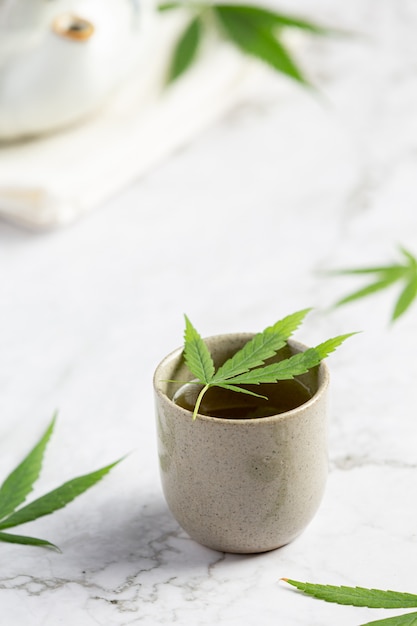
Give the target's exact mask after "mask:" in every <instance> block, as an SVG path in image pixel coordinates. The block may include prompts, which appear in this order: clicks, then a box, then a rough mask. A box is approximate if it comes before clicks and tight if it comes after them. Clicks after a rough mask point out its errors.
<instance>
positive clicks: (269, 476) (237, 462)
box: [154, 333, 329, 553]
mask: <svg viewBox="0 0 417 626" xmlns="http://www.w3.org/2000/svg"><path fill="white" fill-rule="evenodd" d="M252 337H253V335H252V334H241V333H239V334H229V335H218V336H215V337H210V338H208V339H205V342H206V343H207V345H208V347H209V350H210V352H211V354H212V356H213V360H214V362H215V365H216V368H217V367H219V365H221V364H222V363H224V362H225V361H226V360H227V359H228V358H230V356H232V355H233V354H235V353H236V352H237V350H239V349H240V348H241V347H242V346H243V345H244V344H245V343H246V342H247V341H248V340H249V339H251V338H252ZM305 349H306V346H304V345H302V344H299V343H297V342H294V341H289V342H288V345H287V346H285V348H283V349H282V350H280V351H279V353H278V354H277V356H276V357H274V358H273V359H270V360H269V361H268V363H269V362H274V361H279V360H282V359H284V358H288V357H289V356H291V355H292V354H296V353H298V352H300V351H303V350H305ZM297 378H298V379H299V380H300V382H302V384H303V385H304V386H305V387H307V388H308V389H309V390H310V393H311V398H310V399H309V400H308V401H307V402H305V403H304V404H301V405H300V406H298V407H296V408H294V409H292V410H290V411H287V412H284V413H280V414H277V415H271V416H269V417H261V418H252V419H231V418H221V417H209V416H206V415H201V414H200V415H198V417H197V419H196V420H195V421H193V420H192V413H191V411H189V410H187V409H184V408H182V407H181V406H179V405H177V404H176V403H174V402H173V400H172V398H173V397H174V395H175V393H176V392H177V391H178V389H179V388H180V387H181V385H182V383H172V382H167V381H169V380H179V381H187V380H191V379H192V374H191V373H190V371H189V370H188V368H187V366H186V365H185V363H184V360H183V351H182V348H180V349H178V350H176V351H175V352H173V353H172V354H170V355H168V356H167V357H166V358H165V359H164V360H163V361H162V362H161V363H160V364H159V365H158V367H157V369H156V371H155V375H154V393H155V403H156V417H157V433H158V452H159V461H160V472H161V480H162V487H163V491H164V495H165V498H166V501H167V504H168V506H169V508H170V510H171V512H172V514H173V515H174V517H175V518H176V520H177V521H178V523H179V524H180V525H181V526H182V528H183V529H184V530H185V531H186V532H187V533H188V534H189V535H190V536H191V537H192V538H193V539H195V540H196V541H198V542H199V543H201V544H203V545H205V546H207V547H210V548H213V549H215V550H220V551H222V552H235V553H254V552H265V551H268V550H273V549H275V548H279V547H281V546H283V545H285V544H287V543H289V542H290V541H292V540H293V539H294V538H295V537H296V536H297V535H299V534H300V533H301V532H302V531H303V530H304V528H305V527H306V526H307V525H308V523H309V522H310V521H311V519H312V518H313V516H314V514H315V513H316V511H317V509H318V507H319V504H320V502H321V499H322V496H323V493H324V489H325V484H326V479H327V472H328V459H327V410H326V408H327V395H328V383H329V375H328V369H327V366H326V365H325V364H324V363H321V364H320V365H319V366H317V367H315V368H313V369H311V370H310V371H309V372H308V373H307V374H303V375H302V376H299V377H297Z"/></svg>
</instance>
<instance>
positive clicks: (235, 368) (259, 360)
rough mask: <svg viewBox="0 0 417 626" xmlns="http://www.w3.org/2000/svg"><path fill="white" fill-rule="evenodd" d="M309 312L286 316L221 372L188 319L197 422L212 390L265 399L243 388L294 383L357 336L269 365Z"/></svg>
mask: <svg viewBox="0 0 417 626" xmlns="http://www.w3.org/2000/svg"><path fill="white" fill-rule="evenodd" d="M309 311H310V309H303V310H302V311H298V312H296V313H293V314H291V315H288V316H287V317H284V319H282V320H280V321H278V322H276V323H275V324H274V325H273V326H268V327H267V328H266V329H265V330H264V331H262V332H260V333H258V334H256V335H255V336H254V337H253V338H252V339H250V340H249V341H248V342H247V343H246V344H245V345H244V346H243V348H242V349H241V350H239V351H238V352H237V353H236V354H235V355H234V356H232V357H231V358H230V359H228V360H227V361H226V362H225V363H224V364H223V365H221V366H220V367H219V368H218V369H217V371H216V369H215V366H214V362H213V358H212V356H211V354H210V352H209V349H208V347H207V345H206V344H205V343H204V341H203V339H202V338H201V336H200V334H199V333H198V332H197V330H196V329H195V328H194V326H193V325H192V323H191V322H190V320H189V319H188V317H187V316H185V333H184V359H185V362H186V364H187V366H188V368H189V370H190V371H191V373H192V374H193V376H194V377H195V380H193V381H191V383H190V384H197V385H202V389H201V391H200V393H199V395H198V397H197V400H196V403H195V407H194V411H193V419H194V420H195V419H196V417H197V414H198V410H199V408H200V404H201V401H202V399H203V396H204V395H205V393H206V392H207V391H208V390H209V389H210V388H211V387H221V388H223V389H228V390H229V391H236V392H238V393H245V394H248V395H251V396H256V397H260V398H265V396H260V395H259V394H257V393H255V392H254V391H250V390H248V389H246V388H245V387H242V386H241V385H260V384H262V383H276V382H278V381H279V380H291V379H293V378H294V377H295V376H299V375H301V374H305V373H306V372H308V370H310V369H311V368H313V367H315V366H316V365H319V363H320V362H321V361H322V359H324V358H325V357H327V356H328V354H330V353H331V352H333V351H334V350H335V349H336V348H337V347H338V346H340V345H341V344H342V343H343V342H344V341H345V339H347V338H348V337H350V336H351V335H354V334H355V333H349V334H346V335H339V336H337V337H334V338H333V339H329V340H327V341H325V342H324V343H321V344H319V345H318V346H316V347H315V348H308V349H307V350H305V352H299V353H298V354H294V355H293V356H291V357H289V358H287V359H284V360H282V361H279V362H278V363H271V364H269V365H265V361H267V360H268V359H269V358H271V357H273V356H275V355H276V353H277V352H278V351H279V350H280V349H281V348H283V347H284V346H285V344H286V342H287V339H288V338H289V337H290V336H291V335H292V334H293V332H294V331H295V330H296V329H297V328H298V326H299V325H300V324H301V322H302V321H303V319H304V318H305V316H306V314H307V313H308V312H309ZM172 382H181V381H172Z"/></svg>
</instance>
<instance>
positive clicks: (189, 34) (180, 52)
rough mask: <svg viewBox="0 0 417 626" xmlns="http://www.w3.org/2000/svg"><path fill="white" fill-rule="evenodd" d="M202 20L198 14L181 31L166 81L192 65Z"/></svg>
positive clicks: (199, 37)
mask: <svg viewBox="0 0 417 626" xmlns="http://www.w3.org/2000/svg"><path fill="white" fill-rule="evenodd" d="M202 26H203V24H202V21H201V18H200V16H199V15H197V17H195V18H194V19H193V20H192V21H191V22H190V24H188V25H187V27H186V29H185V31H184V32H183V33H182V35H181V37H180V39H179V41H178V43H177V46H176V48H175V50H174V54H173V57H172V61H171V67H170V70H169V74H168V82H171V81H173V80H175V79H176V78H178V76H180V75H181V74H183V73H184V72H185V71H186V70H187V69H188V68H189V67H190V65H192V63H193V61H194V59H195V57H196V55H197V51H198V46H199V43H200V39H201V31H202Z"/></svg>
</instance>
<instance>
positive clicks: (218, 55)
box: [0, 20, 257, 228]
mask: <svg viewBox="0 0 417 626" xmlns="http://www.w3.org/2000/svg"><path fill="white" fill-rule="evenodd" d="M176 32H177V29H176V28H175V27H174V28H173V27H172V26H171V25H170V24H169V23H168V22H165V21H164V20H162V22H161V26H160V31H159V34H158V33H157V36H155V43H154V50H153V51H151V54H150V58H152V64H150V66H149V68H148V69H147V70H146V72H147V75H141V76H140V77H137V78H136V77H135V76H132V77H131V80H130V81H129V83H128V84H126V85H125V86H124V87H123V88H122V89H121V90H120V91H119V92H118V93H117V94H116V95H115V96H114V97H113V99H112V100H111V102H108V103H107V105H106V106H105V107H103V109H102V110H101V111H100V112H98V113H97V114H96V115H95V116H93V117H91V118H90V119H89V120H87V121H84V122H83V123H82V124H80V125H78V126H74V127H72V128H70V129H66V130H65V131H62V132H59V133H56V134H54V135H52V134H51V135H49V136H46V137H45V136H44V137H42V138H39V139H36V140H32V141H27V142H24V143H17V144H10V145H3V146H2V147H0V215H2V216H4V217H7V218H8V219H10V220H12V221H14V222H16V223H19V224H22V225H25V226H28V227H32V228H51V227H56V226H60V225H64V224H68V223H70V222H72V221H73V220H75V219H76V218H78V217H80V216H81V215H83V214H84V213H86V212H87V211H90V210H91V209H93V208H95V207H97V206H99V205H100V204H101V203H102V202H104V201H105V200H106V199H107V198H109V197H111V196H112V195H113V194H115V193H116V192H117V191H119V190H120V189H121V188H123V187H124V186H125V185H127V184H128V183H130V182H131V181H133V180H134V179H136V178H137V177H138V176H140V175H142V174H144V173H145V172H147V171H148V170H149V169H150V168H151V167H152V166H154V165H155V164H157V163H158V162H160V161H161V160H162V159H163V158H164V157H166V156H167V155H169V154H170V153H171V152H173V151H174V150H175V149H177V148H178V147H179V146H181V145H183V144H185V143H186V142H188V141H189V140H190V139H191V138H192V137H193V136H195V135H196V133H198V132H199V131H201V130H202V129H203V128H205V127H207V126H208V125H209V124H210V123H211V122H213V121H214V120H215V119H216V118H218V117H219V116H221V115H222V114H224V113H225V112H226V111H227V110H229V109H230V108H231V107H232V106H233V105H235V104H236V102H238V101H239V99H240V98H241V97H242V95H243V94H244V92H245V89H246V88H247V85H248V81H249V82H250V80H251V77H252V76H253V75H254V73H255V74H256V71H257V70H256V67H257V66H256V64H254V63H253V62H250V61H248V59H247V58H245V57H244V56H243V55H241V54H240V53H239V52H237V51H236V50H235V49H234V48H233V47H232V46H230V45H229V44H227V43H224V44H220V45H216V46H213V47H212V48H211V49H210V51H209V52H206V53H205V54H203V55H202V58H201V59H200V60H199V62H198V63H197V64H196V65H195V66H194V67H193V68H192V69H191V70H190V71H189V72H188V73H187V74H186V75H184V77H183V78H181V79H180V80H178V81H177V82H176V83H174V84H173V85H172V86H171V87H170V88H168V89H165V88H163V82H164V80H163V77H164V74H165V71H166V67H167V63H168V59H169V56H170V52H171V44H172V40H173V37H174V36H175V33H176Z"/></svg>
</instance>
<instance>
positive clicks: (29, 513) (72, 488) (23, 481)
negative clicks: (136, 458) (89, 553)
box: [0, 416, 121, 551]
mask: <svg viewBox="0 0 417 626" xmlns="http://www.w3.org/2000/svg"><path fill="white" fill-rule="evenodd" d="M55 421H56V416H54V417H53V419H52V421H51V423H50V424H49V426H48V428H47V429H46V431H45V433H44V435H43V436H42V437H41V439H40V440H39V442H38V443H37V444H36V445H35V447H34V448H33V449H32V450H31V451H30V452H29V454H28V455H27V456H26V457H25V458H24V459H23V461H22V462H21V463H20V464H19V465H18V466H17V467H16V469H14V470H13V471H12V472H11V473H10V474H9V476H8V477H7V478H6V480H5V481H4V482H3V484H2V485H1V487H0V541H5V542H7V543H19V544H25V545H31V546H43V547H49V548H54V549H56V550H58V551H60V550H59V548H58V547H57V546H55V545H54V544H53V543H50V542H49V541H47V540H45V539H37V538H35V537H27V536H24V535H16V534H12V533H9V532H7V533H6V532H4V531H5V530H7V529H9V528H13V527H15V526H20V525H21V524H26V523H27V522H32V521H33V520H36V519H38V518H39V517H43V516H44V515H50V514H51V513H54V511H57V510H58V509H62V508H63V507H64V506H66V505H67V504H68V503H69V502H71V501H72V500H74V499H75V498H76V497H77V496H79V495H81V494H82V493H84V492H85V491H87V489H90V487H92V486H93V485H95V484H96V483H97V482H98V481H99V480H101V479H102V478H103V477H104V476H105V475H106V474H108V472H109V471H110V470H111V469H112V468H113V467H114V466H115V465H117V464H118V463H119V462H120V460H121V459H120V460H118V461H116V462H115V463H111V464H110V465H107V466H106V467H102V468H101V469H99V470H96V471H95V472H92V473H90V474H85V475H83V476H79V477H77V478H73V479H72V480H69V481H68V482H66V483H64V484H63V485H61V486H60V487H57V488H56V489H54V490H53V491H50V492H49V493H47V494H45V495H44V496H41V497H40V498H38V499H36V500H33V501H32V502H30V503H29V504H27V505H25V506H21V505H23V503H24V501H25V500H26V498H27V496H28V495H29V493H30V492H31V491H32V489H33V486H34V483H35V482H36V480H37V479H38V478H39V474H40V471H41V468H42V461H43V457H44V453H45V449H46V446H47V444H48V442H49V439H50V437H51V435H52V432H53V429H54V425H55Z"/></svg>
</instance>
